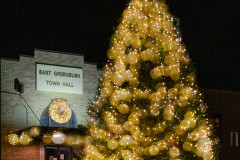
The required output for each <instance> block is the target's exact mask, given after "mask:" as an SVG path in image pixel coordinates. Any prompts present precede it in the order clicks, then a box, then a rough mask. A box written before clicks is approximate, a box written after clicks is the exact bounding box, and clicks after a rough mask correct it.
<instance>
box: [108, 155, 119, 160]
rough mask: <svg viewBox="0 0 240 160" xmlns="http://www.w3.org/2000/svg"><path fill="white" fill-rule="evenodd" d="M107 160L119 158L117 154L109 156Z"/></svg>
mask: <svg viewBox="0 0 240 160" xmlns="http://www.w3.org/2000/svg"><path fill="white" fill-rule="evenodd" d="M107 160H119V156H118V155H117V154H114V153H113V154H111V155H110V156H109V157H108V158H107Z"/></svg>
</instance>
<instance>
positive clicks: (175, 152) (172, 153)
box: [169, 146, 180, 158]
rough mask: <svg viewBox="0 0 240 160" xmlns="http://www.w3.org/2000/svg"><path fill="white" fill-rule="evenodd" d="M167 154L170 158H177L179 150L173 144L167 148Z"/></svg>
mask: <svg viewBox="0 0 240 160" xmlns="http://www.w3.org/2000/svg"><path fill="white" fill-rule="evenodd" d="M169 155H170V157H171V158H177V157H179V156H180V150H179V148H178V147H175V146H173V147H172V148H170V150H169Z"/></svg>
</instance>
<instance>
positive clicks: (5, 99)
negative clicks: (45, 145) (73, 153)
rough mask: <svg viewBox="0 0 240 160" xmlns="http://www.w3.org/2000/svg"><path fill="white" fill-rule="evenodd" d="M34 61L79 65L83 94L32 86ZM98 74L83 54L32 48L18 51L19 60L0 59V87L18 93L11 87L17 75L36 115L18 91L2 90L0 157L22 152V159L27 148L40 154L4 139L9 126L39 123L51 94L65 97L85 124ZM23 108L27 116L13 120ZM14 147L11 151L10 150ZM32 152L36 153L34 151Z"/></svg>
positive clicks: (18, 126) (11, 157)
mask: <svg viewBox="0 0 240 160" xmlns="http://www.w3.org/2000/svg"><path fill="white" fill-rule="evenodd" d="M36 63H45V64H54V65H63V66H69V67H80V68H82V69H83V94H82V95H76V94H66V93H56V92H43V91H37V90H35V64H36ZM100 75H101V71H100V70H97V65H96V64H90V63H84V57H83V55H76V54H70V53H62V52H56V51H46V50H40V49H35V50H34V57H29V56H24V55H21V56H20V58H19V60H9V59H1V91H7V92H13V93H17V92H16V91H15V90H14V78H18V79H19V81H20V82H22V83H23V84H24V93H23V94H22V95H23V97H24V98H25V99H26V101H27V102H28V104H29V105H30V106H31V109H32V110H33V112H34V113H35V114H36V116H37V118H36V117H35V116H34V114H33V113H32V111H31V110H30V109H29V108H28V107H27V105H26V103H25V102H24V101H23V100H22V99H21V98H19V96H18V95H12V94H7V93H1V139H2V142H1V146H2V147H1V153H2V154H1V159H15V158H16V157H15V158H14V155H15V153H19V154H20V153H21V156H23V157H22V159H25V158H24V155H25V154H26V155H28V153H29V151H33V150H38V154H37V155H38V156H39V150H40V148H39V147H37V146H32V147H30V148H29V147H28V146H27V147H25V146H24V147H23V146H19V147H18V146H14V147H12V146H11V145H9V144H8V142H7V141H6V136H7V134H8V132H9V131H10V130H19V129H23V128H26V127H29V126H34V125H37V126H39V125H40V123H39V121H38V119H40V116H41V113H42V111H43V110H44V108H45V107H47V106H48V105H49V103H50V102H51V100H52V99H54V98H64V99H66V100H67V101H68V102H69V104H70V105H71V108H72V110H73V111H74V113H75V114H76V117H77V121H78V124H82V125H87V119H88V115H87V113H86V106H87V104H88V103H89V100H93V98H94V96H95V92H96V89H97V85H98V78H99V77H100ZM16 107H19V108H16ZM20 107H21V108H22V109H20ZM23 110H24V111H23ZM25 112H26V114H25V115H27V120H26V119H24V118H25V117H24V116H23V117H22V118H23V119H22V120H21V122H19V123H15V122H16V119H19V117H20V118H21V116H19V115H24V114H23V113H25ZM4 138H5V139H4ZM37 148H38V149H37ZM18 150H19V152H18ZM13 151H14V155H13V154H11V153H12V152H13ZM21 151H23V152H21ZM33 155H35V151H34V154H33ZM19 156H20V155H19ZM29 156H30V155H29ZM31 156H32V155H31ZM20 159H21V158H20ZM28 159H35V157H32V158H30V157H29V158H28ZM36 159H39V158H36Z"/></svg>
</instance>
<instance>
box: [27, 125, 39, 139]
mask: <svg viewBox="0 0 240 160" xmlns="http://www.w3.org/2000/svg"><path fill="white" fill-rule="evenodd" d="M29 134H30V136H32V137H37V136H39V134H40V128H39V127H31V128H30V130H29Z"/></svg>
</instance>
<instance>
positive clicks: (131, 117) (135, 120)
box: [128, 113, 140, 125]
mask: <svg viewBox="0 0 240 160" xmlns="http://www.w3.org/2000/svg"><path fill="white" fill-rule="evenodd" d="M128 120H129V121H132V122H133V124H135V125H138V124H140V119H139V118H138V116H137V114H135V113H131V114H130V115H129V116H128Z"/></svg>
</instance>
